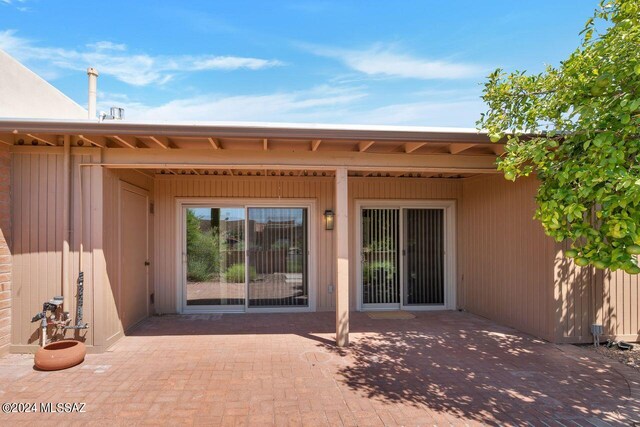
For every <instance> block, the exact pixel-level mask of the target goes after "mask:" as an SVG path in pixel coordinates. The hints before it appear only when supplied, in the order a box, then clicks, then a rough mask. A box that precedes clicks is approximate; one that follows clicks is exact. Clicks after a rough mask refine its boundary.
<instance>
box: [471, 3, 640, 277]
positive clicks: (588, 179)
mask: <svg viewBox="0 0 640 427" xmlns="http://www.w3.org/2000/svg"><path fill="white" fill-rule="evenodd" d="M581 34H582V43H581V45H580V46H579V47H578V48H577V49H576V50H575V51H574V52H573V53H572V54H571V55H570V56H569V58H568V59H566V60H565V61H563V62H561V63H560V65H559V66H558V67H551V66H548V67H547V68H546V70H545V71H544V72H543V73H540V74H535V75H531V74H527V73H525V72H521V71H516V72H512V73H505V72H504V71H503V70H501V69H498V70H496V71H495V72H493V73H492V74H491V75H490V76H489V77H488V80H487V82H486V83H485V87H484V92H483V99H484V101H485V102H486V103H487V105H488V110H487V112H486V113H484V114H483V115H482V117H481V119H480V120H479V121H478V127H479V128H481V129H485V130H487V131H488V133H489V137H490V138H491V141H492V142H497V141H500V140H503V141H505V143H506V146H505V148H506V152H505V154H504V155H503V156H501V158H499V159H498V168H499V169H500V170H501V171H503V172H504V176H505V178H506V179H508V180H516V179H517V178H518V177H521V176H527V175H530V174H534V173H535V174H536V175H537V178H538V179H539V180H540V187H539V189H538V194H537V205H538V207H537V210H536V215H535V217H536V218H537V219H538V220H540V222H541V223H542V225H543V227H544V229H545V232H546V233H547V234H548V235H549V236H551V237H553V238H555V240H556V241H558V242H560V241H564V240H569V241H570V242H571V244H572V249H571V250H568V251H566V253H565V254H566V255H567V256H569V257H573V258H575V262H576V264H578V265H581V266H584V265H588V264H591V265H593V266H595V267H596V268H600V269H604V268H610V269H611V270H617V269H624V270H625V271H626V272H628V273H631V274H638V273H640V268H638V265H637V261H636V257H635V255H637V254H638V253H640V165H639V164H638V151H639V150H640V0H607V1H603V2H601V3H600V4H599V8H598V9H597V10H596V11H595V13H594V15H593V17H592V18H591V19H589V20H588V21H587V23H586V25H585V28H584V30H583V31H582V33H581Z"/></svg>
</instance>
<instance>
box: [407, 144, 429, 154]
mask: <svg viewBox="0 0 640 427" xmlns="http://www.w3.org/2000/svg"><path fill="white" fill-rule="evenodd" d="M426 144H427V143H426V142H407V143H405V144H404V145H403V146H402V148H403V150H404V152H405V153H407V154H409V153H413V152H414V151H416V150H417V149H418V148H420V147H422V146H424V145H426Z"/></svg>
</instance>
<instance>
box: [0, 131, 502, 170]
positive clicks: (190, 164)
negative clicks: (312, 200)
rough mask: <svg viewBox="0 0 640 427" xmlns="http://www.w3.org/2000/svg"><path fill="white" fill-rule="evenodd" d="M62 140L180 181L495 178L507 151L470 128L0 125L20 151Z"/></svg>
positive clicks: (0, 137) (6, 140)
mask: <svg viewBox="0 0 640 427" xmlns="http://www.w3.org/2000/svg"><path fill="white" fill-rule="evenodd" d="M65 137H67V138H68V139H69V143H70V145H71V147H72V148H74V149H78V148H81V147H83V148H87V147H94V148H99V149H102V156H101V162H100V163H101V165H102V166H103V167H111V168H134V169H144V170H147V172H149V171H153V172H154V173H156V174H180V175H189V174H191V175H209V174H212V175H213V174H215V175H217V174H220V175H227V174H230V175H234V174H240V175H247V176H251V175H256V176H260V175H261V174H270V175H276V174H280V175H302V174H312V175H313V174H314V173H316V172H318V171H322V175H325V176H326V175H327V174H329V175H332V174H333V171H335V169H336V168H337V167H344V166H348V169H349V174H350V175H352V176H353V175H356V176H371V175H373V176H396V177H406V176H409V177H441V178H462V177H467V176H470V175H473V174H476V173H494V172H495V157H496V156H498V155H500V154H502V153H503V152H504V146H503V145H502V144H495V143H492V142H491V141H490V140H489V138H488V136H487V135H486V133H483V132H478V131H477V130H476V129H467V128H432V127H416V126H368V125H367V126H365V125H325V124H290V123H251V122H212V123H157V122H156V123H153V122H128V121H105V122H97V121H93V120H79V121H70V120H25V119H0V143H3V144H7V145H10V146H12V147H14V149H15V150H16V151H20V150H28V149H32V147H45V146H46V147H49V148H56V147H62V146H63V145H64V140H65ZM27 147H29V148H27ZM249 152H251V153H249ZM261 171H262V172H261ZM294 171H295V172H294Z"/></svg>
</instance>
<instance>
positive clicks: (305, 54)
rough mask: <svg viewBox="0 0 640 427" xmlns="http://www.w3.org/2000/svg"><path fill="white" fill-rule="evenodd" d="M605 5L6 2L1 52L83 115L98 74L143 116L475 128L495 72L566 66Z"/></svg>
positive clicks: (115, 101) (110, 93) (102, 95)
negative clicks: (486, 83)
mask: <svg viewBox="0 0 640 427" xmlns="http://www.w3.org/2000/svg"><path fill="white" fill-rule="evenodd" d="M596 5H597V1H596V0H561V1H558V0H555V1H547V0H526V1H525V0H509V1H492V0H487V1H477V0H474V1H431V0H422V1H374V0H370V1H323V0H315V1H293V0H291V1H275V0H272V1H166V2H165V1H142V0H138V1H118V0H110V1H106V2H93V1H86V0H85V1H75V0H66V1H46V0H0V49H3V50H5V51H7V52H8V53H10V54H11V55H13V56H14V57H16V58H17V59H19V60H21V61H22V62H23V63H25V64H26V65H27V66H29V67H30V68H32V69H33V70H34V71H36V72H37V73H38V74H40V75H42V76H43V77H44V78H46V79H47V80H48V81H50V82H51V83H52V84H53V85H55V86H56V87H58V88H59V89H60V90H62V91H63V92H64V93H66V94H67V95H68V96H70V97H71V98H72V99H74V100H75V101H77V102H78V103H79V104H81V105H83V106H86V97H87V95H86V90H87V88H86V86H87V84H86V74H85V70H86V68H87V67H88V66H95V67H96V68H98V70H99V72H100V77H99V80H98V92H99V93H98V96H99V98H98V108H99V110H107V109H108V107H109V106H114V105H117V106H123V107H125V109H126V115H127V119H131V120H159V121H167V120H168V121H185V120H186V121H220V120H230V121H240V120H248V121H276V122H314V123H355V124H387V125H420V126H460V127H473V126H474V125H475V121H476V120H477V118H478V117H479V114H480V113H481V112H482V111H483V105H482V103H481V101H480V99H479V96H480V93H481V89H482V87H481V84H482V82H483V80H484V77H485V76H486V75H487V74H488V73H489V72H490V71H491V70H493V69H494V68H496V67H502V68H505V69H507V70H514V69H524V70H528V71H531V72H538V71H541V70H542V69H543V67H544V65H545V64H552V65H557V64H558V62H559V61H560V60H562V59H563V58H565V57H566V56H567V55H568V54H569V53H570V52H571V51H573V50H574V49H575V48H576V47H577V46H578V43H579V36H578V33H579V32H580V30H581V29H582V27H583V25H584V22H585V21H586V20H587V18H588V17H589V16H590V15H591V13H592V11H593V9H594V8H595V7H596ZM0 73H1V70H0ZM0 77H1V74H0Z"/></svg>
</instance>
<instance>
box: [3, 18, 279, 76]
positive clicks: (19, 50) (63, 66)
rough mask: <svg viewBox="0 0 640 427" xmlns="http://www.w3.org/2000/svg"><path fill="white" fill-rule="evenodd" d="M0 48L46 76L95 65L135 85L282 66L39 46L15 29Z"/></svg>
mask: <svg viewBox="0 0 640 427" xmlns="http://www.w3.org/2000/svg"><path fill="white" fill-rule="evenodd" d="M0 49H3V50H5V51H7V52H8V53H9V54H11V55H13V56H15V57H16V58H17V59H18V60H20V61H22V62H26V63H35V64H40V65H43V66H46V67H45V68H47V69H49V73H48V74H49V75H52V74H53V72H52V70H51V68H53V69H59V70H75V71H81V70H85V69H86V68H87V67H89V66H92V67H96V68H97V69H98V71H99V72H100V73H101V74H107V75H111V76H113V77H114V78H116V79H118V80H120V81H122V82H125V83H128V84H131V85H134V86H146V85H150V84H160V85H161V84H164V83H166V82H168V81H169V80H171V79H172V78H173V77H174V76H175V75H176V74H182V73H189V72H194V71H211V70H225V71H228V70H237V69H249V70H259V69H263V68H269V67H275V66H280V65H283V63H282V62H280V61H277V60H267V59H260V58H246V57H236V56H214V55H176V56H169V55H160V56H151V55H147V54H132V53H129V52H128V51H127V46H126V45H124V44H117V43H113V42H109V41H100V42H97V43H92V44H89V45H87V46H86V50H82V51H80V50H75V49H64V48H53V47H40V46H37V45H35V44H34V43H32V42H31V41H30V40H28V39H25V38H22V37H19V36H17V35H16V32H15V31H14V30H6V31H0Z"/></svg>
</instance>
